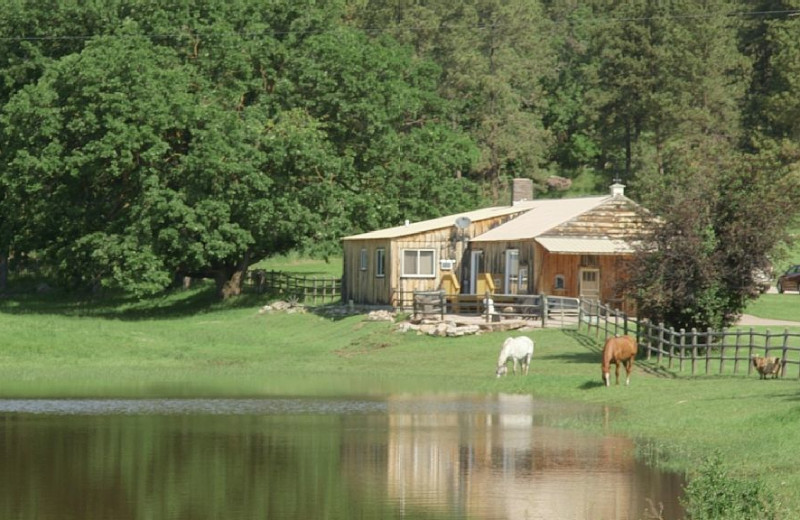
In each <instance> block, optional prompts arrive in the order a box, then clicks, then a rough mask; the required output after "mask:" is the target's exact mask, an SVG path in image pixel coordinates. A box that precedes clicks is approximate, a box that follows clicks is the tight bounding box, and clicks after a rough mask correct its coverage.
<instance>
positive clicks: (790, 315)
mask: <svg viewBox="0 0 800 520" xmlns="http://www.w3.org/2000/svg"><path fill="white" fill-rule="evenodd" d="M744 312H745V313H747V314H752V315H753V316H758V317H759V318H769V319H773V320H789V321H797V322H800V294H798V293H796V292H790V293H783V294H763V295H761V296H760V297H759V298H758V299H757V300H755V301H753V302H752V303H750V305H748V306H747V308H746V309H745V311H744Z"/></svg>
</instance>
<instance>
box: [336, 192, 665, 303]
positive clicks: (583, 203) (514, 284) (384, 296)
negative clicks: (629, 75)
mask: <svg viewBox="0 0 800 520" xmlns="http://www.w3.org/2000/svg"><path fill="white" fill-rule="evenodd" d="M650 222H652V217H651V216H650V214H649V212H647V210H645V209H644V208H642V207H641V206H639V205H638V204H636V203H635V202H634V201H632V200H630V199H628V198H627V197H625V195H624V186H622V185H620V184H614V185H613V186H611V192H610V194H609V195H605V196H595V197H579V198H569V199H546V200H544V199H543V200H524V199H523V200H518V201H517V202H515V203H514V204H512V205H511V206H508V207H495V208H487V209H485V210H477V211H473V212H469V213H464V214H460V215H453V216H449V217H442V218H439V219H433V220H428V221H424V222H418V223H414V224H411V223H408V224H406V225H405V226H398V227H395V228H389V229H384V230H380V231H374V232H371V233H364V234H361V235H354V236H350V237H346V238H345V239H344V276H343V284H342V285H343V288H342V291H343V296H344V300H345V301H353V302H354V303H359V304H384V305H391V306H394V307H402V306H404V305H403V304H404V303H406V302H409V301H410V300H411V294H412V293H413V291H416V290H438V289H442V290H445V291H447V292H448V293H453V292H455V293H459V294H462V295H466V294H473V295H483V294H485V293H486V292H487V291H488V292H491V293H495V294H547V295H550V296H567V297H582V298H588V299H597V300H600V301H602V302H604V303H612V304H616V305H617V306H619V307H621V308H627V305H626V302H625V295H624V294H622V291H621V289H620V283H619V282H620V281H621V280H622V279H623V278H624V276H625V264H626V262H627V261H628V260H630V259H631V258H632V255H633V254H634V244H635V243H636V242H637V241H638V238H639V235H640V234H641V232H642V231H643V230H644V229H645V228H646V227H647V226H648V225H649V223H650ZM627 310H630V309H627Z"/></svg>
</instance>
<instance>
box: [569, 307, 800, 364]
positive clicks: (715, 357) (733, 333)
mask: <svg viewBox="0 0 800 520" xmlns="http://www.w3.org/2000/svg"><path fill="white" fill-rule="evenodd" d="M580 324H581V325H582V326H584V325H585V326H586V328H587V332H589V333H590V334H591V332H592V330H593V329H594V333H595V335H596V336H597V337H599V336H600V335H601V333H602V335H603V338H604V339H605V338H608V337H610V336H614V335H617V334H631V335H635V336H636V338H637V340H638V342H639V348H640V351H641V350H642V349H643V350H644V351H645V353H646V356H647V359H648V360H651V361H652V360H653V359H655V363H656V365H658V366H666V367H667V368H668V369H670V370H673V369H677V370H678V371H679V372H683V371H684V370H687V371H688V370H690V371H691V374H692V375H697V374H704V375H709V374H727V375H737V374H742V373H745V372H746V373H747V374H748V375H750V374H752V372H753V369H754V367H753V364H752V362H751V360H752V358H753V356H765V357H767V356H775V357H779V358H781V361H782V364H781V373H780V375H781V377H785V376H787V375H793V377H800V333H797V332H789V330H788V329H784V330H783V331H781V332H773V331H770V330H765V331H764V332H761V331H756V330H754V329H752V328H751V329H749V330H742V329H734V330H729V329H726V330H722V331H715V330H712V329H707V330H697V329H692V330H688V331H687V330H684V329H680V330H675V329H674V328H672V327H666V326H665V325H664V324H663V323H662V324H655V323H652V322H649V321H646V320H641V321H640V320H638V319H635V318H631V317H629V316H627V315H625V314H624V313H622V312H619V311H615V310H612V309H609V308H608V307H605V306H603V305H599V304H597V303H594V302H582V304H581V318H580Z"/></svg>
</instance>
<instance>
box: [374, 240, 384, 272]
mask: <svg viewBox="0 0 800 520" xmlns="http://www.w3.org/2000/svg"><path fill="white" fill-rule="evenodd" d="M384 276H386V249H384V248H382V247H381V248H378V249H377V250H376V251H375V277H376V278H383V277H384Z"/></svg>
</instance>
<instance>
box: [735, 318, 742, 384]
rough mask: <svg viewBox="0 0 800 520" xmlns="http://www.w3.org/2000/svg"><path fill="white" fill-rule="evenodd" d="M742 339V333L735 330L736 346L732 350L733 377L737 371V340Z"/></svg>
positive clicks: (738, 344)
mask: <svg viewBox="0 0 800 520" xmlns="http://www.w3.org/2000/svg"><path fill="white" fill-rule="evenodd" d="M741 337H742V331H741V330H739V329H736V344H735V345H736V346H735V347H734V348H733V373H734V375H735V374H736V373H737V372H738V371H739V346H740V343H739V340H740V339H741Z"/></svg>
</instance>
